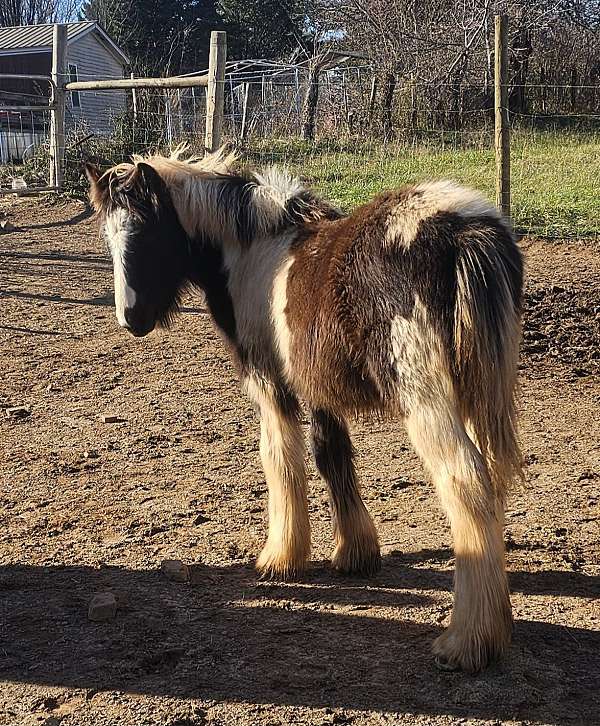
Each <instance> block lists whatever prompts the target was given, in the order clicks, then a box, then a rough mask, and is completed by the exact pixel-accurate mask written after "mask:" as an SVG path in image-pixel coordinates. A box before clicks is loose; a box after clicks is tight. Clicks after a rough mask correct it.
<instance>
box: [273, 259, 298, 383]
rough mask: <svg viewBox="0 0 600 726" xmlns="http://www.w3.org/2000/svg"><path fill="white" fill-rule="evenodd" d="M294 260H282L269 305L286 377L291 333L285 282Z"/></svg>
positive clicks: (290, 360)
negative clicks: (288, 321) (287, 313)
mask: <svg viewBox="0 0 600 726" xmlns="http://www.w3.org/2000/svg"><path fill="white" fill-rule="evenodd" d="M293 263H294V258H293V257H292V256H291V255H288V256H287V257H286V258H284V259H283V261H282V263H281V265H280V266H279V269H278V270H277V273H276V275H275V277H274V279H273V299H272V303H271V317H272V320H273V327H274V330H275V344H276V346H277V350H278V352H279V357H280V359H281V363H282V364H283V370H284V373H285V375H286V377H288V378H289V377H290V375H291V367H292V357H291V339H292V336H291V332H290V328H289V326H288V323H287V315H286V312H285V310H286V308H287V282H288V274H289V271H290V267H291V266H292V265H293Z"/></svg>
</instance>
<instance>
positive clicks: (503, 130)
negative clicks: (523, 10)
mask: <svg viewBox="0 0 600 726" xmlns="http://www.w3.org/2000/svg"><path fill="white" fill-rule="evenodd" d="M495 38H496V43H495V50H496V57H495V64H494V91H495V93H494V96H495V98H494V107H495V112H496V113H495V147H496V204H497V206H498V208H499V209H500V211H501V212H502V214H504V215H505V216H507V217H508V216H509V215H510V135H509V134H510V130H509V119H508V16H507V15H496V16H495Z"/></svg>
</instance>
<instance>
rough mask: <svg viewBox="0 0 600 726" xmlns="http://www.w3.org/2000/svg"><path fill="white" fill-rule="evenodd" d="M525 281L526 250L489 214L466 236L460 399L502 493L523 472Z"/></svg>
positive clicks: (462, 245)
mask: <svg viewBox="0 0 600 726" xmlns="http://www.w3.org/2000/svg"><path fill="white" fill-rule="evenodd" d="M488 221H489V224H487V222H488ZM522 287H523V261H522V257H521V252H520V250H519V248H518V246H517V244H516V241H515V239H514V236H513V234H512V232H511V231H510V229H509V228H508V225H507V223H505V222H504V221H503V220H493V219H492V218H489V220H486V224H485V225H484V226H479V227H473V228H471V229H469V230H467V231H465V233H464V235H461V240H460V242H459V245H458V251H457V263H456V300H455V306H454V343H455V345H454V357H455V360H454V365H455V372H456V381H457V384H458V385H457V387H458V394H459V395H458V398H459V403H460V407H461V412H462V415H463V418H464V420H465V424H466V426H467V429H468V431H469V433H470V435H471V437H472V438H473V440H474V443H475V444H476V445H477V446H478V447H479V450H480V451H481V453H482V455H483V457H484V458H485V460H486V462H487V465H488V469H489V473H490V477H491V479H492V482H493V484H494V487H495V490H496V492H497V494H498V495H499V496H500V497H501V498H503V497H504V496H505V493H506V489H507V487H508V485H509V484H510V482H511V481H513V480H515V479H517V478H520V477H521V476H522V457H521V452H520V447H519V442H518V436H517V416H516V401H515V398H516V388H517V360H518V354H519V344H520V342H521V313H522Z"/></svg>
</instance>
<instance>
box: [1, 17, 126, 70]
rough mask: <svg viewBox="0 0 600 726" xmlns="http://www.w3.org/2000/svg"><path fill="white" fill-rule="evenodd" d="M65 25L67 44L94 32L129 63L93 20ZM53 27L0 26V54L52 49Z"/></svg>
mask: <svg viewBox="0 0 600 726" xmlns="http://www.w3.org/2000/svg"><path fill="white" fill-rule="evenodd" d="M65 25H66V26H67V44H70V43H72V42H73V41H75V40H79V39H80V38H82V37H83V36H84V35H87V34H88V33H92V32H94V33H96V34H97V35H98V36H99V39H100V40H101V41H102V42H103V44H104V45H105V46H107V48H108V49H109V50H110V51H111V52H112V53H113V54H114V55H116V56H117V57H118V59H119V60H120V61H121V62H122V63H129V58H128V57H127V56H126V55H125V53H124V52H123V51H122V50H121V49H120V48H119V46H118V45H117V44H116V43H115V42H114V40H112V38H111V37H110V36H109V35H108V33H107V32H106V31H105V30H104V29H103V28H102V26H100V25H99V24H98V23H96V22H95V21H93V20H84V21H81V22H78V23H65ZM53 28H54V26H53V25H52V24H51V23H50V24H43V25H41V24H40V25H19V26H13V27H9V28H0V55H15V54H18V53H36V52H39V51H50V50H52V34H53Z"/></svg>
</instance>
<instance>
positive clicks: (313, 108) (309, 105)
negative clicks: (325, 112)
mask: <svg viewBox="0 0 600 726" xmlns="http://www.w3.org/2000/svg"><path fill="white" fill-rule="evenodd" d="M318 101H319V66H318V65H317V66H314V67H312V68H311V69H310V70H309V73H308V88H307V89H306V96H305V98H304V108H303V109H302V138H303V139H305V140H307V141H313V140H314V138H315V126H316V118H317V103H318Z"/></svg>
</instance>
